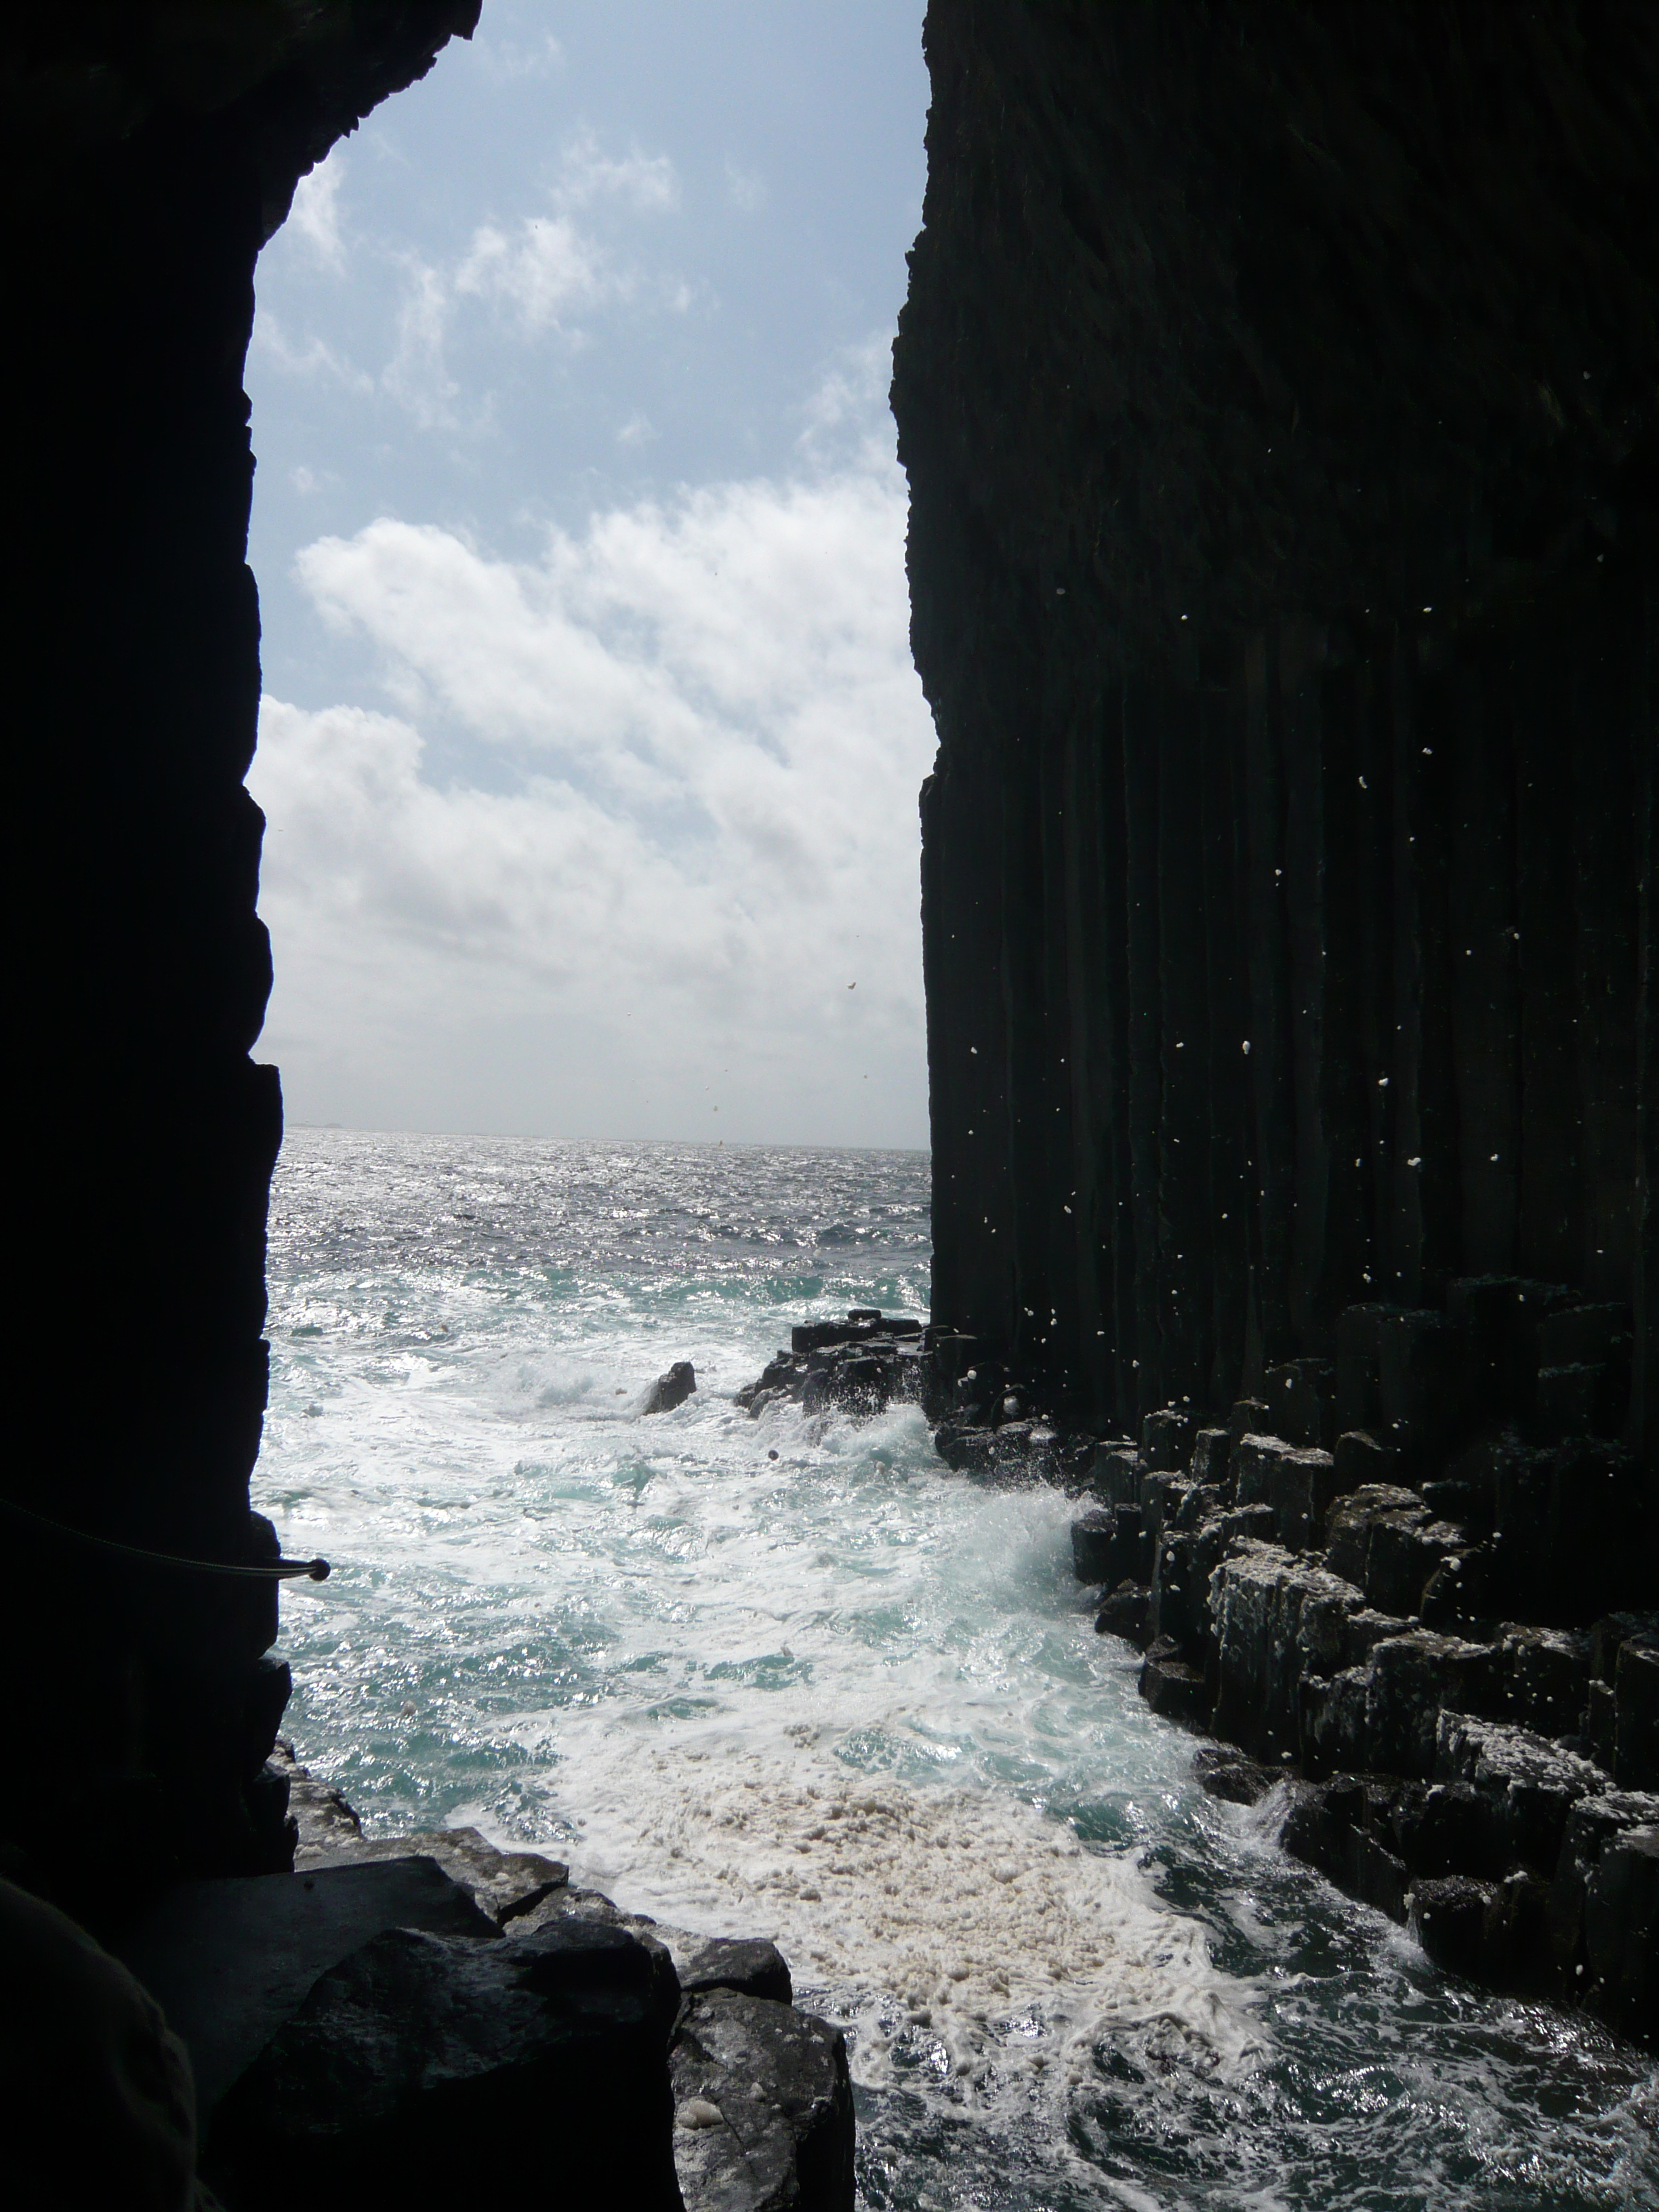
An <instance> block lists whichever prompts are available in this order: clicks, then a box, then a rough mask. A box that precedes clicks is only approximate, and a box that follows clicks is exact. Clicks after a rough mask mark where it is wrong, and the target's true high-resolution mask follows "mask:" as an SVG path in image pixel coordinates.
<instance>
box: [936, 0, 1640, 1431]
mask: <svg viewBox="0 0 1659 2212" xmlns="http://www.w3.org/2000/svg"><path fill="white" fill-rule="evenodd" d="M927 52H928V60H929V65H930V68H931V70H932V78H933V108H932V114H931V118H930V122H929V127H928V184H927V201H926V209H925V221H924V228H923V229H922V231H921V235H920V237H919V239H918V240H917V242H916V246H915V252H914V253H913V255H912V258H911V283H910V293H909V298H908V303H907V305H906V307H905V309H904V312H903V316H902V322H901V328H900V336H899V341H898V344H897V347H896V355H895V363H896V374H895V381H894V387H893V393H894V406H895V411H896V416H897V418H898V424H899V433H900V452H901V457H902V460H903V462H904V465H905V466H906V468H907V470H908V474H909V479H910V487H911V495H912V508H911V525H910V539H909V570H910V581H911V589H912V604H913V640H914V645H915V657H916V662H917V665H918V667H919V668H920V670H921V676H922V680H923V683H924V684H925V686H926V689H927V695H928V697H929V699H930V701H931V702H932V705H933V712H934V716H935V720H936V723H937V726H938V731H939V758H938V763H937V768H936V770H935V772H934V774H933V776H932V777H931V779H930V780H929V781H928V783H927V786H926V787H925V789H924V792H923V796H922V823H923V844H924V858H923V928H924V944H925V956H926V962H927V1002H928V1037H929V1054H930V1062H931V1073H932V1096H933V1174H934V1227H935V1243H936V1260H935V1275H934V1316H935V1320H936V1322H944V1323H948V1324H951V1325H954V1326H955V1327H956V1328H959V1329H962V1330H963V1331H966V1332H968V1333H969V1334H971V1335H973V1336H975V1337H976V1338H977V1339H979V1340H981V1343H983V1344H984V1345H986V1346H989V1347H991V1348H992V1349H993V1350H994V1352H995V1354H996V1356H997V1357H998V1358H1000V1359H1001V1360H1002V1361H1004V1362H1006V1365H1007V1367H1008V1369H1009V1370H1010V1371H1011V1372H1018V1374H1020V1375H1021V1376H1025V1377H1027V1378H1029V1379H1030V1380H1031V1381H1032V1382H1033V1383H1036V1385H1037V1386H1038V1387H1039V1388H1040V1389H1042V1390H1043V1391H1044V1392H1045V1393H1046V1395H1047V1396H1048V1400H1049V1402H1050V1403H1053V1404H1054V1405H1055V1406H1056V1407H1063V1408H1064V1409H1066V1410H1068V1411H1069V1412H1070V1413H1072V1414H1073V1416H1074V1417H1076V1418H1078V1419H1081V1420H1083V1421H1084V1422H1085V1423H1089V1424H1092V1425H1097V1426H1099V1427H1105V1426H1108V1425H1115V1424H1121V1423H1127V1421H1129V1420H1130V1419H1133V1417H1134V1416H1136V1415H1137V1414H1139V1413H1144V1412H1145V1411H1146V1410H1147V1409H1149V1408H1152V1407H1156V1406H1159V1405H1163V1404H1165V1403H1168V1402H1170V1401H1182V1400H1190V1401H1192V1402H1193V1403H1194V1406H1195V1407H1196V1406H1201V1405H1212V1406H1221V1407H1225V1406H1226V1405H1227V1404H1229V1403H1230V1402H1231V1401H1232V1400H1234V1399H1235V1398H1237V1396H1239V1395H1241V1393H1243V1394H1249V1393H1250V1392H1251V1391H1252V1390H1254V1389H1255V1388H1257V1387H1259V1385H1260V1384H1261V1380H1262V1377H1263V1376H1264V1375H1265V1374H1266V1373H1267V1371H1268V1370H1270V1369H1272V1368H1273V1367H1274V1366H1276V1365H1279V1364H1283V1363H1285V1362H1289V1361H1292V1360H1295V1359H1298V1358H1313V1359H1322V1358H1333V1357H1334V1354H1335V1352H1336V1349H1337V1346H1336V1341H1335V1339H1336V1333H1337V1319H1338V1316H1339V1315H1340V1314H1342V1313H1343V1312H1344V1311H1345V1310H1348V1309H1352V1307H1354V1306H1356V1305H1365V1304H1383V1305H1388V1306H1392V1307H1397V1308H1401V1309H1404V1310H1408V1311H1421V1310H1425V1309H1432V1308H1439V1307H1442V1306H1443V1305H1444V1304H1445V1303H1446V1302H1447V1301H1448V1299H1449V1298H1450V1299H1451V1302H1452V1304H1454V1306H1455V1304H1456V1301H1457V1298H1458V1297H1462V1298H1463V1299H1464V1301H1465V1305H1466V1307H1467V1313H1466V1314H1465V1319H1468V1316H1476V1318H1477V1319H1478V1312H1479V1310H1484V1309H1482V1308H1481V1307H1480V1293H1479V1292H1478V1291H1477V1290H1470V1289H1469V1288H1468V1285H1470V1284H1471V1282H1474V1283H1475V1284H1476V1285H1479V1284H1486V1285H1499V1284H1508V1285H1526V1284H1529V1283H1535V1284H1537V1285H1542V1286H1547V1289H1548V1296H1549V1297H1553V1298H1554V1299H1555V1300H1556V1301H1557V1303H1558V1304H1559V1303H1560V1302H1562V1301H1563V1300H1565V1299H1567V1298H1569V1297H1571V1300H1572V1301H1574V1302H1576V1303H1575V1304H1574V1310H1575V1311H1578V1310H1588V1309H1589V1307H1591V1306H1594V1307H1595V1310H1596V1311H1597V1312H1598V1313H1605V1314H1606V1315H1607V1316H1609V1318H1608V1319H1607V1322H1606V1328H1607V1332H1608V1340H1609V1343H1612V1342H1613V1341H1614V1339H1613V1332H1614V1331H1615V1330H1623V1331H1625V1332H1626V1334H1625V1335H1623V1336H1620V1337H1618V1339H1617V1343H1618V1344H1619V1345H1620V1346H1628V1345H1629V1344H1630V1339H1631V1338H1632V1337H1633V1346H1631V1348H1630V1352H1629V1356H1627V1355H1626V1352H1625V1351H1623V1350H1621V1351H1620V1352H1619V1360H1620V1361H1621V1362H1622V1363H1623V1364H1617V1366H1616V1372H1617V1377H1618V1383H1617V1389H1616V1392H1615V1393H1614V1395H1615V1399H1616V1402H1614V1403H1613V1404H1612V1405H1611V1406H1610V1407H1609V1406H1602V1407H1599V1409H1598V1410H1597V1411H1596V1413H1595V1419H1596V1421H1597V1422H1598V1423H1599V1425H1601V1430H1602V1432H1603V1433H1607V1434H1611V1433H1615V1432H1616V1433H1620V1434H1622V1435H1623V1436H1624V1437H1626V1440H1627V1442H1630V1443H1634V1444H1635V1445H1636V1446H1637V1447H1638V1449H1640V1450H1641V1451H1642V1452H1643V1453H1644V1454H1645V1455H1647V1456H1648V1457H1649V1459H1650V1460H1651V1457H1652V1455H1653V1453H1654V1449H1655V1443H1656V1436H1659V1387H1656V1381H1655V1358H1656V1342H1659V1298H1656V1276H1655V1268H1656V1219H1655V1207H1654V1200H1653V1190H1654V1169H1655V1145H1656V1135H1659V1109H1656V1082H1659V1053H1656V1026H1655V1025H1656V1016H1655V991H1656V987H1659V979H1656V977H1655V975H1654V966H1653V963H1654V950H1653V948H1654V928H1655V917H1654V902H1653V892H1652V889H1651V884H1652V875H1651V864H1652V856H1653V848H1654V839H1655V806H1656V771H1655V753H1656V738H1655V720H1654V704H1653V689H1654V680H1655V666H1654V662H1655V647H1656V624H1659V475H1656V458H1659V443H1656V379H1659V14H1656V11H1655V10H1653V9H1651V8H1649V7H1646V6H1643V5H1620V4H1605V5H1590V4H1573V0H1552V3H1550V4H1541V5H1539V6H1535V7H1528V8H1525V9H1520V8H1516V7H1513V6H1510V5H1508V4H1504V3H1503V0H1455V4H1447V0H1435V4H1433V5H1431V6H1430V5H1421V6H1417V5H1409V4H1405V5H1399V6H1390V7H1388V8H1378V7H1375V6H1371V5H1352V6H1328V7H1321V8H1317V9H1310V8H1302V7H1292V6H1289V5H1243V4H1237V5H1228V4H1221V0H1215V4H1200V0H1166V4H1161V5H1159V6H1158V7H1147V6H1144V5H1142V4H1140V3H1139V0H1096V4H1093V5H1090V6H1086V7H1085V6H1082V5H1077V6H1072V5H1056V4H1048V0H1041V4H1039V0H949V4H948V5H947V4H939V5H936V6H934V7H933V8H931V9H929V13H928V21H927ZM1457 1285H1463V1286H1464V1288H1463V1289H1462V1291H1456V1290H1455V1286H1457ZM1454 1293H1455V1295H1454ZM1521 1295H1522V1293H1521V1292H1519V1291H1517V1292H1516V1296H1521ZM1497 1296H1498V1293H1497V1292H1496V1291H1494V1292H1493V1293H1492V1297H1497ZM1575 1326H1577V1324H1575ZM1583 1326H1584V1328H1589V1327H1590V1324H1589V1323H1588V1322H1586V1323H1585V1324H1583ZM1598 1326H1599V1324H1598ZM1576 1356H1577V1355H1575V1357H1576ZM1603 1366H1604V1368H1606V1370H1607V1372H1613V1363H1611V1362H1610V1361H1604V1362H1603ZM1583 1371H1584V1372H1586V1373H1589V1371H1590V1370H1589V1367H1588V1366H1586V1367H1585V1368H1584V1370H1583ZM1597 1372H1598V1373H1600V1372H1601V1370H1597ZM1585 1418H1586V1420H1587V1421H1588V1420H1589V1415H1588V1414H1587V1415H1586V1417H1585Z"/></svg>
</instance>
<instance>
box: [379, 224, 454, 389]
mask: <svg viewBox="0 0 1659 2212" xmlns="http://www.w3.org/2000/svg"><path fill="white" fill-rule="evenodd" d="M404 267H405V270H406V271H407V276H406V279H405V283H404V296H403V299H402V301H401V302H400V303H399V306H398V337H397V343H396V345H395V346H394V348H393V349H392V358H391V360H390V361H389V362H387V363H386V367H385V368H384V369H383V370H382V371H381V373H380V385H381V387H382V389H383V390H385V391H386V392H390V393H391V395H392V398H394V399H396V400H398V402H399V403H400V404H402V405H403V406H404V407H405V408H406V409H407V410H409V412H410V415H411V416H413V417H414V418H415V420H416V422H418V423H419V424H420V426H421V428H422V429H423V430H433V429H439V428H445V427H447V425H448V424H450V423H451V422H453V420H454V415H453V410H452V408H451V405H450V402H451V401H452V400H453V398H455V396H456V393H457V392H458V391H459V388H460V387H459V386H458V385H457V383H456V382H455V380H454V378H453V376H452V375H451V374H450V373H449V368H448V364H447V360H446V357H445V350H444V349H445V343H446V341H447V337H448V334H449V307H450V297H451V287H450V284H449V282H448V280H447V278H446V276H444V274H443V272H442V270H438V269H435V268H433V267H432V266H431V264H429V263H428V262H425V261H422V259H421V258H419V256H418V255H416V254H410V255H407V256H405V258H404Z"/></svg>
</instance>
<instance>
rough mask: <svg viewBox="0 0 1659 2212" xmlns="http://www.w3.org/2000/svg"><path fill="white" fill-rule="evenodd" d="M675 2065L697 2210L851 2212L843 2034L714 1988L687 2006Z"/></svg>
mask: <svg viewBox="0 0 1659 2212" xmlns="http://www.w3.org/2000/svg"><path fill="white" fill-rule="evenodd" d="M669 2068H670V2072H671V2075H672V2079H673V2085H674V2106H675V2123H676V2136H677V2145H676V2148H677V2154H678V2162H679V2173H680V2186H681V2189H682V2190H683V2191H684V2197H685V2203H686V2207H687V2212H851V2208H852V2205H853V2202H854V2179H853V2147H854V2122H853V2087H852V2082H851V2080H850V2078H849V2076H848V2069H847V2045H846V2041H845V2039H844V2038H843V2037H842V2033H841V2031H840V2029H839V2028H833V2027H829V2026H828V2025H826V2023H825V2022H824V2021H820V2020H813V2019H811V2018H810V2017H809V2016H807V2015H805V2014H803V2013H798V2012H794V2011H792V2010H791V2009H790V2008H789V2007H788V2006H787V2005H784V2004H779V2003H775V2002H769V2001H768V2000H767V1999H765V1998H763V1997H757V1996H743V1995H740V1994H739V1993H738V1992H736V1991H734V1990H710V1991H708V1992H706V1993H703V1994H700V1995H697V1996H689V1997H688V1998H687V2000H686V2002H685V2003H684V2006H683V2008H681V2012H680V2015H679V2019H678V2022H677V2024H676V2026H675V2029H674V2041H673V2046H672V2049H671V2054H670V2057H669Z"/></svg>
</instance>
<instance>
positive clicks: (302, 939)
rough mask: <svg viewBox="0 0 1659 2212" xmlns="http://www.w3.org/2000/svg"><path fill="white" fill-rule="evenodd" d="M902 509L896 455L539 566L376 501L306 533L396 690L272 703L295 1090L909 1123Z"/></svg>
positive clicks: (274, 924)
mask: <svg viewBox="0 0 1659 2212" xmlns="http://www.w3.org/2000/svg"><path fill="white" fill-rule="evenodd" d="M904 520H905V500H904V488H903V483H902V478H901V477H899V475H898V473H897V471H896V468H895V467H894V466H893V465H892V463H891V461H890V459H884V460H883V461H882V462H881V463H880V465H866V466H862V467H860V468H857V469H853V470H847V471H841V472H839V473H833V474H823V475H821V476H819V477H817V478H816V479H813V480H811V481H800V482H793V483H778V482H772V481H767V480H760V481H754V482H748V483H726V484H720V485H715V486H712V487H708V488H705V489H701V490H697V491H694V492H687V493H684V494H683V495H680V496H679V497H678V499H676V500H675V501H671V502H669V503H661V504H659V503H645V504H640V505H636V506H633V507H625V508H621V509H617V510H615V511H612V512H611V513H604V514H600V515H598V516H596V517H594V518H593V520H592V522H591V523H590V524H589V526H588V527H587V528H586V531H585V532H580V533H568V532H562V531H554V532H551V533H550V536H549V538H548V540H547V543H546V545H545V549H544V553H543V555H542V556H541V558H540V559H538V560H537V561H535V562H510V561H507V560H503V559H501V558H499V557H496V556H493V555H491V554H489V553H488V552H485V551H483V550H479V549H478V548H477V546H474V545H470V544H465V543H464V542H463V541H462V540H461V539H460V538H458V537H456V536H454V535H453V533H451V532H446V531H443V530H440V529H436V528H433V527H429V526H428V527H422V526H413V525H409V524H404V523H399V522H394V521H392V520H380V521H377V522H374V523H373V524H371V525H370V526H368V528H367V529H365V530H363V531H362V532H358V533H357V535H356V537H353V538H324V539H321V540H319V542H318V543H316V544H313V545H312V546H310V547H308V548H307V550H305V552H303V553H302V554H301V556H300V560H299V564H298V573H299V575H300V578H301V582H302V584H303V586H304V587H305V589H306V590H307V592H308V593H309V594H310V596H311V598H312V599H313V601H314V603H315V604H316V605H317V606H318V608H319V610H320V611H321V612H322V614H323V615H324V617H325V619H326V620H327V621H328V622H329V623H331V625H332V626H333V627H334V628H335V629H337V631H339V632H341V633H343V634H344V635H348V636H351V637H355V638H356V639H358V640H360V641H362V642H363V643H364V644H366V645H367V646H368V647H370V648H371V649H372V651H373V653H374V655H375V657H376V660H377V663H378V666H379V668H380V674H381V678H382V680H383V681H384V683H385V684H386V686H387V688H388V691H389V693H390V696H392V698H393V699H394V700H395V701H398V702H402V705H403V711H402V712H401V713H399V714H386V713H381V712H374V711H369V710H368V709H365V708H361V707H348V706H339V707H333V708H325V709H324V710H322V711H321V712H314V711H307V710H305V709H302V708H299V707H295V706H292V705H288V704H285V703H283V702H279V701H276V700H273V699H269V698H268V699H267V700H266V701H265V702H264V709H263V713H262V719H261V726H260V744H259V752H258V758H257V760H256V762H255V766H254V772H253V775H252V778H251V779H250V781H251V782H252V787H253V790H254V793H255V795H256V797H258V799H259V801H260V803H261V805H264V808H265V809H266V811H267V814H268V816H269V817H270V837H269V840H268V842H267V848H266V849H267V861H266V866H265V870H264V894H263V900H262V903H263V908H264V913H265V915H266V919H267V921H269V923H270V927H271V931H272V935H273V939H274V943H275V950H276V963H277V975H278V985H277V992H276V1000H275V1001H274V1003H273V1007H272V1013H271V1020H270V1029H269V1032H268V1036H267V1045H266V1048H267V1049H270V1050H272V1051H273V1053H274V1055H275V1056H276V1058H278V1060H280V1061H281V1062H282V1063H283V1066H284V1067H285V1070H286V1074H287V1080H288V1082H289V1089H290V1092H291V1094H292V1095H294V1096H295V1097H296V1098H298V1099H300V1100H301V1101H305V1100H310V1101H313V1102H314V1105H315V1110H316V1111H317V1112H318V1113H319V1114H324V1111H325V1109H328V1110H327V1112H326V1114H325V1118H340V1119H344V1120H355V1121H364V1120H368V1121H375V1120H386V1119H392V1118H396V1117H397V1115H399V1114H402V1115H406V1116H408V1115H412V1117H413V1118H415V1119H416V1120H417V1121H420V1122H422V1124H423V1125H424V1126H428V1127H432V1126H445V1125H447V1126H449V1127H526V1128H539V1129H544V1130H549V1131H555V1132H563V1133H588V1134H617V1135H623V1134H650V1133H655V1134H669V1135H680V1136H694V1137H695V1136H701V1135H708V1136H714V1135H715V1134H726V1135H728V1136H732V1137H734V1138H736V1137H746V1138H757V1139H758V1138H771V1139H792V1138H793V1139H799V1140H802V1141H809V1140H811V1139H814V1138H823V1139H831V1138H840V1139H847V1138H848V1137H851V1138H853V1139H854V1140H859V1139H862V1140H864V1141H869V1142H878V1143H879V1142H918V1141H921V1140H922V1139H923V1135H924V1129H925V1109H924V1106H923V1098H924V1078H923V1073H922V1055H921V988H920V951H919V942H918V926H917V914H916V908H917V832H916V791H917V787H918V785H919V783H920V781H921V777H922V776H923V775H925V774H926V772H927V763H928V760H929V757H930V755H931V752H932V745H933V740H932V732H931V726H930V723H929V720H928V716H927V709H926V707H925V704H924V702H923V701H922V699H921V692H920V687H919V685H918V684H917V681H916V678H915V672H914V670H913V669H912V667H911V665H910V660H909V654H908V635H907V619H908V617H907V601H906V593H905V588H904V576H903V537H904ZM440 754H441V756H442V757H443V758H445V759H446V760H447V761H448V762H450V763H452V764H453V763H455V762H457V761H460V762H462V763H464V769H463V772H460V773H453V772H452V773H449V774H440V773H439V772H438V770H437V769H436V768H435V764H434V763H435V760H436V758H437V757H439V756H440ZM398 1102H401V1103H398ZM302 1110H303V1109H302Z"/></svg>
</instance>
